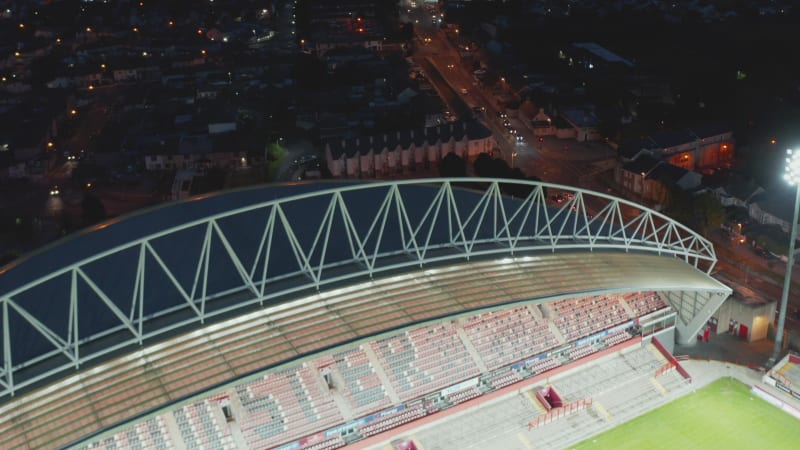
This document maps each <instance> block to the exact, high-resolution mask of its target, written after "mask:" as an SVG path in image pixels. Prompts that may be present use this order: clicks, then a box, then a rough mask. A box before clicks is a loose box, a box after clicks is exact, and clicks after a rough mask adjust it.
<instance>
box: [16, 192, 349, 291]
mask: <svg viewBox="0 0 800 450" xmlns="http://www.w3.org/2000/svg"><path fill="white" fill-rule="evenodd" d="M355 183H357V182H354V181H350V182H332V181H331V182H318V183H292V184H275V185H263V186H259V187H257V188H247V189H240V190H234V191H225V192H218V193H214V194H208V195H201V196H197V197H193V198H190V199H188V200H185V201H180V202H172V203H167V204H163V205H159V206H156V207H154V208H150V209H146V210H143V211H137V212H134V213H131V214H126V215H123V216H120V217H117V218H114V219H110V220H108V221H106V222H103V223H101V224H98V225H95V226H93V227H90V228H87V229H84V230H82V231H79V232H77V233H75V234H73V235H71V236H68V237H66V238H64V239H61V240H58V241H56V242H54V243H53V244H51V245H48V246H46V247H44V248H42V249H39V250H37V251H36V252H34V253H31V254H29V255H25V256H23V257H21V258H19V259H17V260H15V261H13V262H12V263H10V264H8V265H7V266H4V267H2V268H0V294H3V293H5V292H7V291H9V290H11V289H13V288H15V287H18V286H21V285H23V284H25V283H27V282H30V281H32V280H35V279H37V278H39V277H42V276H45V275H47V274H48V273H50V272H53V271H55V270H58V269H61V268H62V267H64V266H67V265H69V264H72V263H75V262H78V261H81V260H83V259H85V258H88V257H90V256H93V255H96V254H97V253H100V252H102V251H103V250H107V249H113V248H115V247H118V246H121V245H125V244H128V243H129V242H131V241H135V240H136V239H139V238H142V237H145V236H149V235H151V234H154V233H158V232H159V231H163V230H167V229H169V228H172V227H176V226H180V225H183V224H185V223H187V222H192V221H194V220H199V219H203V218H206V217H209V216H213V215H215V214H220V213H221V212H224V211H229V210H232V209H236V208H240V207H246V206H248V205H253V204H258V203H261V202H267V201H270V200H275V199H280V198H286V197H291V196H294V195H300V194H305V193H308V192H315V191H321V190H325V189H328V188H335V187H341V186H342V185H347V184H355Z"/></svg>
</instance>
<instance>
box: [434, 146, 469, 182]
mask: <svg viewBox="0 0 800 450" xmlns="http://www.w3.org/2000/svg"><path fill="white" fill-rule="evenodd" d="M439 175H440V176H443V177H465V176H467V164H466V163H465V162H464V160H463V159H462V158H461V157H460V156H458V155H456V154H455V153H453V152H450V153H448V154H447V155H445V157H444V158H442V160H441V161H439Z"/></svg>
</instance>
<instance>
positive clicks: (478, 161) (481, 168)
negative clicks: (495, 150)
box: [472, 153, 492, 177]
mask: <svg viewBox="0 0 800 450" xmlns="http://www.w3.org/2000/svg"><path fill="white" fill-rule="evenodd" d="M491 165H492V157H491V156H489V154H488V153H481V154H480V155H478V157H477V158H475V162H474V163H472V168H473V169H474V170H475V175H477V176H479V177H488V176H489V174H490V173H491V170H492V168H491Z"/></svg>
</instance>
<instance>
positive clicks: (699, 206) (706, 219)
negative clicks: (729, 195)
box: [692, 192, 725, 235]
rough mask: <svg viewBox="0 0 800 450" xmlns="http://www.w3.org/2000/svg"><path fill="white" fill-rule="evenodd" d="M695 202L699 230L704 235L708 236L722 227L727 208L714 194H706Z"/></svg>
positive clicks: (693, 205) (696, 198) (694, 207)
mask: <svg viewBox="0 0 800 450" xmlns="http://www.w3.org/2000/svg"><path fill="white" fill-rule="evenodd" d="M693 200H694V201H693V202H692V207H693V209H694V211H695V216H696V220H697V225H698V229H699V230H700V231H701V232H702V234H703V235H708V233H710V232H711V231H714V230H716V229H717V228H719V227H720V226H721V225H722V222H724V221H725V208H723V207H722V204H720V202H719V200H717V198H716V197H715V196H714V194H711V193H710V192H706V193H704V194H702V195H700V196H697V197H695V198H694V199H693Z"/></svg>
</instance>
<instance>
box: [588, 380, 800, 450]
mask: <svg viewBox="0 0 800 450" xmlns="http://www.w3.org/2000/svg"><path fill="white" fill-rule="evenodd" d="M798 447H800V421H798V420H797V419H795V418H794V417H792V416H790V415H789V414H786V413H784V412H783V411H781V410H780V409H778V408H776V407H774V406H772V405H770V404H769V403H767V402H765V401H764V400H761V399H760V398H758V397H755V396H754V395H753V394H751V393H750V390H749V388H748V387H747V386H746V385H744V384H743V383H741V382H739V381H737V380H734V379H732V378H722V379H720V380H717V381H715V382H714V383H712V384H710V385H708V386H706V387H704V388H702V389H700V390H698V391H696V392H694V393H690V394H687V395H686V396H684V397H682V398H679V399H678V400H675V401H673V402H671V403H669V404H667V405H664V406H662V407H661V408H658V409H656V410H653V411H651V412H649V413H647V414H645V415H643V416H640V417H637V418H636V419H633V420H631V421H630V422H627V423H624V424H622V425H620V426H618V427H616V428H614V429H612V430H609V431H607V432H605V433H602V434H599V435H597V436H595V437H593V438H591V439H588V440H586V441H583V442H581V443H580V444H578V445H577V446H575V448H578V449H584V448H602V449H606V448H613V449H627V448H629V449H637V450H645V449H648V450H649V449H662V448H663V449H681V450H684V449H703V450H708V449H726V450H727V449H791V448H798Z"/></svg>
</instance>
